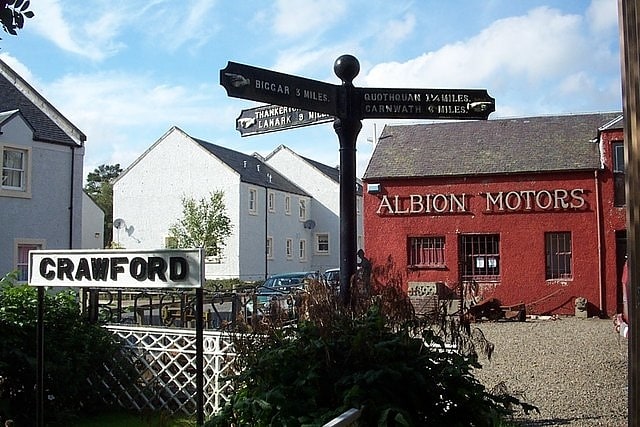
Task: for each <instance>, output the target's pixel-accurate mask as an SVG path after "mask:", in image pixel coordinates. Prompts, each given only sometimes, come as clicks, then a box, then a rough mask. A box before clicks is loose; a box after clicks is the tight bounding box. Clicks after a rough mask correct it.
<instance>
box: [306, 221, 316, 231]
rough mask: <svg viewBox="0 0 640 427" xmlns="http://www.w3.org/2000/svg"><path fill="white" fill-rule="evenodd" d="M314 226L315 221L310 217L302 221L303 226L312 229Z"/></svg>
mask: <svg viewBox="0 0 640 427" xmlns="http://www.w3.org/2000/svg"><path fill="white" fill-rule="evenodd" d="M315 226H316V222H315V221H314V220H312V219H308V220H306V221H305V222H304V228H308V229H309V230H312V229H313V228H314V227H315Z"/></svg>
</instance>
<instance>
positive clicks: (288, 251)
mask: <svg viewBox="0 0 640 427" xmlns="http://www.w3.org/2000/svg"><path fill="white" fill-rule="evenodd" d="M285 251H286V256H287V259H291V258H293V239H291V238H287V240H286V241H285Z"/></svg>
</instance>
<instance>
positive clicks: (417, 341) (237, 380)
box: [206, 285, 534, 427]
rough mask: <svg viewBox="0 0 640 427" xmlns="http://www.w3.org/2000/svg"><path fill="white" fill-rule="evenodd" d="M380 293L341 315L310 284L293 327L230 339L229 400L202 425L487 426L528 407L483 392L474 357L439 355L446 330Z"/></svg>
mask: <svg viewBox="0 0 640 427" xmlns="http://www.w3.org/2000/svg"><path fill="white" fill-rule="evenodd" d="M383 292H384V295H380V294H378V295H373V296H372V297H366V298H365V297H363V296H362V295H361V296H360V297H359V299H358V301H359V302H357V303H356V304H353V305H351V306H350V307H348V308H344V307H341V306H340V305H339V304H338V303H337V302H336V298H335V295H333V294H331V293H330V292H326V290H325V289H323V288H322V287H321V286H317V285H313V286H312V287H311V290H310V292H309V294H308V295H307V296H306V297H305V298H306V304H302V305H301V307H305V306H306V307H307V308H306V310H305V313H306V315H305V313H303V314H302V315H301V316H302V317H303V318H305V317H306V319H305V320H302V321H300V322H299V323H298V325H297V327H295V328H281V327H278V326H279V325H277V324H276V323H277V322H276V323H274V324H272V325H271V327H268V328H266V329H265V330H262V331H260V332H261V333H259V334H254V335H253V336H249V337H247V336H245V338H238V339H236V348H237V349H238V353H239V356H238V357H237V358H236V360H237V361H238V362H239V363H240V365H238V366H237V368H238V372H239V374H238V375H237V376H235V377H233V378H231V380H232V384H233V386H234V389H235V393H234V394H233V396H232V397H231V399H230V400H229V402H227V404H226V405H225V406H224V407H223V408H222V410H221V411H220V412H219V413H218V414H217V415H216V416H214V417H213V418H211V419H210V420H209V421H208V422H207V424H206V425H207V426H208V427H217V426H245V425H251V426H270V425H278V426H301V425H305V426H315V425H323V424H324V423H326V422H328V421H329V420H331V419H332V418H334V417H336V416H338V415H339V414H341V413H343V412H344V411H346V410H348V409H350V408H361V409H362V413H361V417H360V420H359V425H379V426H427V425H428V426H493V425H504V424H500V423H502V420H503V419H505V417H507V416H508V415H509V414H511V412H512V409H514V406H522V407H523V409H525V411H528V410H530V409H534V408H533V407H532V406H530V405H528V404H526V403H523V402H520V401H519V400H518V399H517V398H515V397H512V396H510V395H508V394H501V395H499V396H495V395H492V394H491V393H489V392H488V391H487V390H486V389H485V387H484V386H483V385H482V384H481V383H480V382H479V381H478V380H476V379H475V378H474V376H473V373H472V371H473V369H474V368H477V367H479V365H478V363H477V361H476V360H477V359H476V357H474V355H473V352H470V353H467V354H466V355H465V354H462V353H460V352H456V351H450V350H447V349H446V347H445V342H444V340H443V338H442V334H441V333H440V332H442V331H443V329H441V326H444V323H445V322H442V323H440V325H438V326H437V327H434V325H433V324H425V323H422V322H419V321H418V320H417V319H416V318H415V317H414V316H413V313H412V310H411V305H410V304H408V301H407V298H406V295H404V294H403V293H402V292H401V291H399V290H398V289H397V288H395V287H389V288H386V289H385V290H384V291H383ZM365 302H366V303H365ZM270 319H277V316H270ZM445 335H447V334H445ZM448 336H449V337H450V336H451V335H450V334H448ZM458 338H459V336H458Z"/></svg>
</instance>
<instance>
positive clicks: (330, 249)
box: [265, 145, 363, 271]
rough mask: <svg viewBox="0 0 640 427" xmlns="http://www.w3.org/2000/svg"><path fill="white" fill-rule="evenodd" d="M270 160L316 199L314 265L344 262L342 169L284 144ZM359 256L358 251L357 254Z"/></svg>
mask: <svg viewBox="0 0 640 427" xmlns="http://www.w3.org/2000/svg"><path fill="white" fill-rule="evenodd" d="M265 160H266V162H267V164H269V165H270V166H272V167H273V168H274V169H276V170H278V171H279V172H280V173H282V174H283V175H284V176H285V177H287V179H289V180H290V181H292V182H295V183H296V185H298V186H299V187H301V188H302V189H303V190H304V191H306V192H307V193H308V194H310V195H311V196H312V197H313V200H314V210H313V220H314V222H315V224H314V225H315V227H314V228H313V230H312V235H313V239H312V243H313V248H312V250H313V254H314V268H315V269H317V270H321V271H324V270H326V269H329V268H337V267H339V265H340V170H339V168H338V167H331V166H327V165H325V164H322V163H319V162H316V161H315V160H312V159H309V158H307V157H303V156H301V155H299V154H297V153H296V152H294V151H293V150H291V149H290V148H288V147H286V146H284V145H280V146H279V147H277V148H276V149H275V150H273V152H271V153H270V154H269V155H268V156H267V157H266V159H265ZM356 215H357V218H356V219H357V230H356V231H357V246H358V249H360V248H362V247H363V224H362V183H361V182H360V181H359V180H358V182H357V183H356ZM354 256H355V255H354Z"/></svg>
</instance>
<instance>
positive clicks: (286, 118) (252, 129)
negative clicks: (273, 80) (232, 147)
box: [236, 105, 334, 136]
mask: <svg viewBox="0 0 640 427" xmlns="http://www.w3.org/2000/svg"><path fill="white" fill-rule="evenodd" d="M333 119H334V117H333V116H330V115H329V114H325V113H316V112H315V111H307V110H301V109H299V108H292V107H281V106H279V105H264V106H262V107H257V108H251V109H248V110H242V112H241V113H240V116H239V117H238V118H237V119H236V130H237V131H238V132H240V136H251V135H258V134H262V133H268V132H277V131H280V130H285V129H291V128H297V127H302V126H309V125H315V124H318V123H326V122H330V121H332V120H333Z"/></svg>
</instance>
